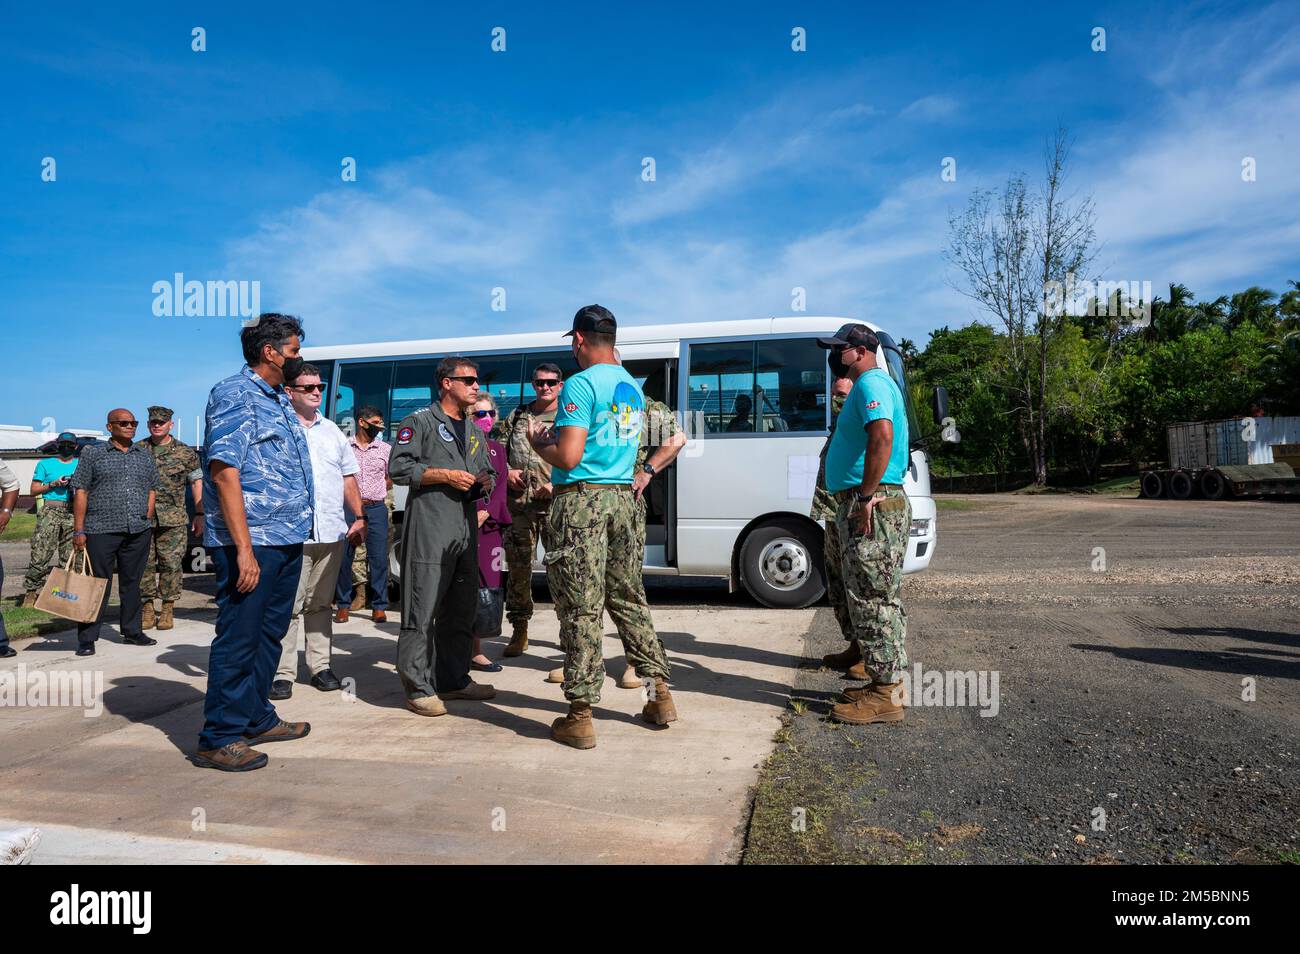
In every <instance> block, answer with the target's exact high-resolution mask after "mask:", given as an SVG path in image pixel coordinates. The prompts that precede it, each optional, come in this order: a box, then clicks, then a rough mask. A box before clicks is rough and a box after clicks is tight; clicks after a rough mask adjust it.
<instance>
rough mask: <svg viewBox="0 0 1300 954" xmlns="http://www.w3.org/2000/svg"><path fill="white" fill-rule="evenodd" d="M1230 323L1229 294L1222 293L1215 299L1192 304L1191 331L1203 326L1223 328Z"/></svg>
mask: <svg viewBox="0 0 1300 954" xmlns="http://www.w3.org/2000/svg"><path fill="white" fill-rule="evenodd" d="M1227 323H1228V296H1227V295H1220V296H1219V297H1218V298H1216V299H1214V301H1198V302H1197V303H1196V304H1195V305H1193V306H1192V314H1191V320H1190V324H1189V328H1188V330H1189V331H1196V330H1199V329H1201V328H1216V327H1217V328H1222V327H1224V326H1226V325H1227Z"/></svg>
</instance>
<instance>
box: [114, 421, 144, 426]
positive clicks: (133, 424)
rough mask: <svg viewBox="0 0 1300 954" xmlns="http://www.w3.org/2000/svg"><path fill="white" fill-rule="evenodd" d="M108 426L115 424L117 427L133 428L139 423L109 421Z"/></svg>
mask: <svg viewBox="0 0 1300 954" xmlns="http://www.w3.org/2000/svg"><path fill="white" fill-rule="evenodd" d="M108 423H110V424H116V425H117V426H118V427H135V426H136V425H137V424H139V423H140V422H139V421H109V422H108Z"/></svg>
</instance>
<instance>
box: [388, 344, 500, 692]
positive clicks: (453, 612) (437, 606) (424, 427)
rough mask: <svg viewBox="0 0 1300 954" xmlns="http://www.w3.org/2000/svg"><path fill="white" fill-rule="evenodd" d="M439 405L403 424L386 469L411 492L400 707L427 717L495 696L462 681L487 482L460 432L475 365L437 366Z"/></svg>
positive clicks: (479, 446)
mask: <svg viewBox="0 0 1300 954" xmlns="http://www.w3.org/2000/svg"><path fill="white" fill-rule="evenodd" d="M436 377H437V386H438V389H439V392H440V395H441V396H440V397H439V399H438V401H437V402H435V403H433V404H430V405H429V406H428V407H426V408H422V409H421V410H419V411H416V412H415V413H414V414H412V415H410V416H409V417H407V418H406V419H405V420H403V421H402V424H401V426H400V427H399V428H398V430H397V438H396V440H394V442H393V450H392V454H391V455H390V456H389V460H388V474H389V476H390V477H391V478H392V480H393V483H395V484H402V485H404V486H406V487H408V488H410V490H409V492H408V493H407V497H406V514H405V517H404V519H403V521H402V628H401V630H400V631H399V633H398V637H397V674H398V675H399V676H400V677H401V680H402V688H404V689H405V690H406V707H407V708H408V709H410V710H411V711H412V712H415V713H418V714H420V715H426V716H439V715H443V714H445V713H446V711H447V707H446V706H444V705H443V700H445V699H479V700H481V699H491V698H492V697H493V696H495V695H496V690H494V689H493V688H492V687H491V686H488V685H481V684H478V683H475V682H473V681H472V680H471V679H470V678H469V664H470V657H471V650H472V646H473V632H472V631H473V623H474V610H475V604H476V602H477V599H478V516H477V513H476V512H475V507H474V501H475V500H477V499H478V498H479V497H484V496H487V495H488V493H490V491H491V489H492V486H493V481H494V480H495V479H496V476H497V475H496V472H495V471H494V470H493V468H492V465H491V463H490V457H489V456H488V447H487V441H486V439H485V436H484V434H483V432H482V431H480V430H479V429H478V428H477V427H472V426H467V422H468V420H469V411H470V410H471V409H472V408H473V407H474V404H475V403H476V402H477V401H478V365H476V364H475V363H474V362H473V361H471V360H469V359H468V358H461V357H456V356H450V357H446V358H443V359H442V360H441V361H439V362H438V369H437V372H436Z"/></svg>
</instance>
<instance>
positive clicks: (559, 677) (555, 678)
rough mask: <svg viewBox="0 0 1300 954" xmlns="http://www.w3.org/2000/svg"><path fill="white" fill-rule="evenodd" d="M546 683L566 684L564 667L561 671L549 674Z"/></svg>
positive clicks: (557, 670) (553, 670) (556, 670)
mask: <svg viewBox="0 0 1300 954" xmlns="http://www.w3.org/2000/svg"><path fill="white" fill-rule="evenodd" d="M546 681H547V682H564V667H563V666H561V667H560V668H559V669H552V670H551V671H550V672H548V673H547V674H546Z"/></svg>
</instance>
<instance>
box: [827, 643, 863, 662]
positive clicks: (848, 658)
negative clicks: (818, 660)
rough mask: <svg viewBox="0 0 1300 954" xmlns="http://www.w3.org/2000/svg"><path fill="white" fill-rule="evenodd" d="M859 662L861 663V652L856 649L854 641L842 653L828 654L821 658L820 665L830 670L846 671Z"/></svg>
mask: <svg viewBox="0 0 1300 954" xmlns="http://www.w3.org/2000/svg"><path fill="white" fill-rule="evenodd" d="M860 662H862V650H861V649H859V648H858V644H857V641H856V640H855V641H854V642H851V643H849V644H848V645H847V646H845V647H844V652H842V653H828V654H827V655H825V656H823V657H822V665H823V666H826V667H828V668H830V669H848V668H849V667H850V666H852V665H853V664H854V663H860Z"/></svg>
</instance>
